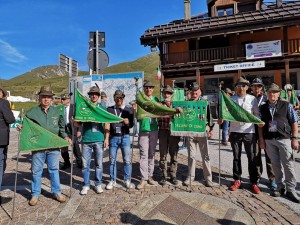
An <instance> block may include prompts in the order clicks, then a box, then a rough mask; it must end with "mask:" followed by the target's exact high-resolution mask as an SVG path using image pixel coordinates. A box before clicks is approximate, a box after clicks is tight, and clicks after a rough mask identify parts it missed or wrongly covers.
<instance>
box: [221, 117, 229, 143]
mask: <svg viewBox="0 0 300 225" xmlns="http://www.w3.org/2000/svg"><path fill="white" fill-rule="evenodd" d="M228 130H229V121H228V120H224V122H223V127H222V143H225V142H226V141H227V135H228Z"/></svg>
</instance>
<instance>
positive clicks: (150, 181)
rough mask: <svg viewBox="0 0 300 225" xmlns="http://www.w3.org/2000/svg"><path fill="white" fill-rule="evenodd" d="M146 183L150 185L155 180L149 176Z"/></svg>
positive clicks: (153, 183)
mask: <svg viewBox="0 0 300 225" xmlns="http://www.w3.org/2000/svg"><path fill="white" fill-rule="evenodd" d="M148 184H150V185H155V184H156V182H155V181H154V180H153V178H152V177H149V178H148Z"/></svg>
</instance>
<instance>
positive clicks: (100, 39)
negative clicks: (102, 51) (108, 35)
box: [89, 31, 105, 49]
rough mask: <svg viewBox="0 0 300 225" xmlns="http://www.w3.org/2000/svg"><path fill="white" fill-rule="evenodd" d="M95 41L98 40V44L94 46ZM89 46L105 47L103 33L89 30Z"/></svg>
mask: <svg viewBox="0 0 300 225" xmlns="http://www.w3.org/2000/svg"><path fill="white" fill-rule="evenodd" d="M97 34H98V35H97ZM97 39H98V40H97ZM97 41H98V46H96V45H97ZM89 46H90V49H94V48H96V49H97V48H105V33H104V32H98V31H96V32H90V40H89Z"/></svg>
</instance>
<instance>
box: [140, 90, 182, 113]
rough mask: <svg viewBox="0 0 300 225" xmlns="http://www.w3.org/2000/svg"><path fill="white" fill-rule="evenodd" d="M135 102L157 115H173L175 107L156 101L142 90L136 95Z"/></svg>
mask: <svg viewBox="0 0 300 225" xmlns="http://www.w3.org/2000/svg"><path fill="white" fill-rule="evenodd" d="M136 103H137V104H138V105H139V106H140V107H141V108H142V109H143V110H145V111H146V112H149V113H152V114H154V115H157V116H163V115H174V114H176V113H177V112H176V109H172V108H169V107H166V106H163V105H161V104H160V103H158V102H155V101H152V100H151V99H149V98H148V97H147V96H146V95H145V94H144V93H143V92H141V91H139V92H138V94H137V97H136Z"/></svg>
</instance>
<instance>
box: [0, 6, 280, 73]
mask: <svg viewBox="0 0 300 225" xmlns="http://www.w3.org/2000/svg"><path fill="white" fill-rule="evenodd" d="M274 1H275V0H274ZM183 2H184V1H183V0H16V1H13V0H0V12H1V13H0V21H1V22H0V79H10V78H12V77H15V76H18V75H21V74H23V73H25V72H27V71H30V70H32V69H34V68H36V67H39V66H44V65H55V64H58V55H59V53H62V54H64V55H67V56H69V57H72V58H74V59H75V60H77V61H78V65H79V68H80V70H86V71H87V70H88V65H87V59H86V58H87V54H88V38H89V32H90V31H96V30H99V31H103V32H105V35H106V47H105V48H104V50H105V51H106V52H107V53H108V55H109V62H110V63H109V66H111V65H114V64H118V63H121V62H128V61H133V60H135V59H137V58H139V57H141V56H144V55H146V54H149V53H150V49H149V47H144V46H142V45H140V36H141V35H142V34H143V33H144V31H145V30H146V29H148V28H151V27H153V26H155V25H159V24H164V23H168V22H170V21H173V20H176V19H181V18H183V16H184V4H183ZM191 9H192V10H191V11H192V12H191V14H192V15H196V14H199V13H201V12H204V11H206V10H207V7H206V0H192V5H191Z"/></svg>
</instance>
